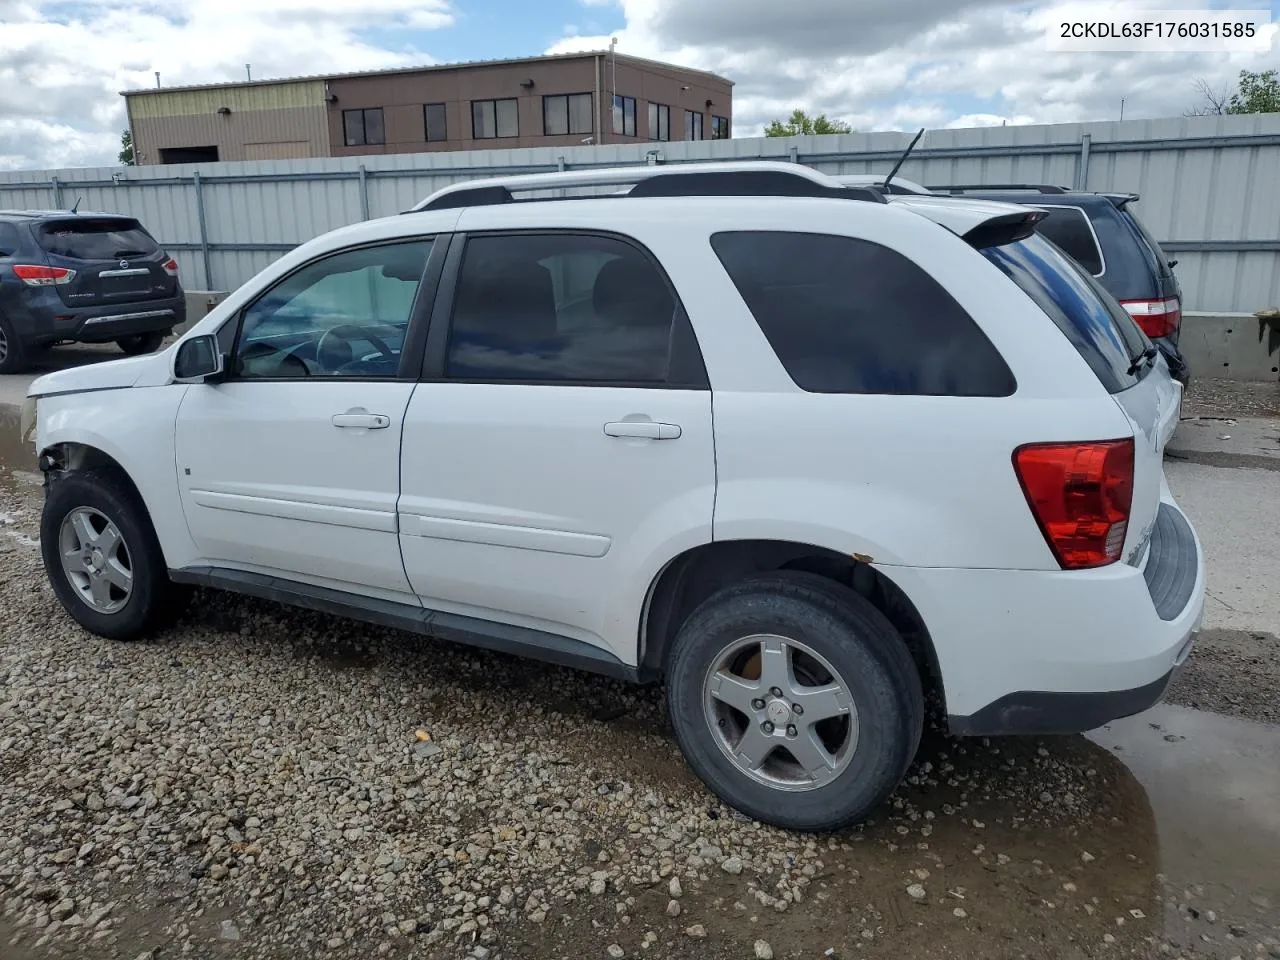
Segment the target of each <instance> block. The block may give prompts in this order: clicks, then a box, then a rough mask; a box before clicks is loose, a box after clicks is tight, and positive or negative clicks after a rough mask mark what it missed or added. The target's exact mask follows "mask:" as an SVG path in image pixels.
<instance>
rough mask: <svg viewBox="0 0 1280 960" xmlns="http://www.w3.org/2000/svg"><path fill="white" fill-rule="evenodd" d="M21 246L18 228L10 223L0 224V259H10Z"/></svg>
mask: <svg viewBox="0 0 1280 960" xmlns="http://www.w3.org/2000/svg"><path fill="white" fill-rule="evenodd" d="M21 245H22V241H21V240H20V239H19V238H18V228H17V227H15V226H14V225H13V224H11V223H0V257H12V256H13V255H14V254H15V253H17V252H18V247H20V246H21Z"/></svg>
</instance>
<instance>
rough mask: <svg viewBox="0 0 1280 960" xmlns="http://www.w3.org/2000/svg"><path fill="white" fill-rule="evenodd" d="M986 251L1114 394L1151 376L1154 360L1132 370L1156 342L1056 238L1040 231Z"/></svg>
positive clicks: (989, 257) (990, 258)
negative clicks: (1060, 246) (1048, 236)
mask: <svg viewBox="0 0 1280 960" xmlns="http://www.w3.org/2000/svg"><path fill="white" fill-rule="evenodd" d="M982 253H983V254H984V255H985V256H986V257H987V259H988V260H990V261H991V262H992V263H994V264H995V265H996V266H997V267H999V268H1000V270H1001V272H1003V273H1004V275H1005V276H1007V277H1008V278H1009V279H1010V280H1012V281H1013V282H1014V283H1016V284H1017V285H1018V286H1019V287H1020V288H1021V289H1022V290H1023V292H1024V293H1026V294H1027V296H1029V297H1030V298H1031V299H1032V300H1034V301H1035V302H1036V304H1037V305H1038V306H1039V307H1040V309H1041V310H1043V311H1044V312H1045V313H1047V314H1048V315H1049V318H1050V319H1051V320H1053V322H1054V323H1055V324H1057V325H1058V329H1060V330H1061V331H1062V332H1063V333H1064V334H1066V337H1067V339H1068V340H1070V341H1071V343H1072V344H1073V345H1074V346H1075V348H1076V350H1077V351H1079V353H1080V356H1081V357H1083V358H1084V360H1085V362H1086V363H1088V364H1089V366H1090V368H1091V369H1092V370H1093V372H1094V373H1096V374H1097V375H1098V379H1099V380H1101V381H1102V384H1103V386H1105V387H1106V388H1107V390H1108V391H1109V392H1111V393H1119V392H1121V391H1122V390H1126V389H1128V388H1129V387H1131V386H1133V385H1134V384H1135V383H1137V382H1138V381H1139V380H1141V379H1142V378H1143V377H1144V376H1145V375H1146V371H1147V369H1149V366H1150V365H1149V364H1143V365H1141V369H1138V370H1136V371H1134V372H1133V373H1129V372H1128V371H1129V369H1130V367H1131V366H1133V361H1134V358H1135V357H1137V356H1139V355H1140V354H1142V352H1143V351H1144V350H1146V349H1147V348H1149V347H1150V346H1151V341H1150V340H1148V339H1147V337H1146V335H1145V334H1144V333H1143V332H1142V331H1141V330H1140V329H1139V328H1138V325H1137V324H1136V323H1134V322H1133V318H1132V317H1130V316H1129V314H1128V313H1127V312H1125V309H1124V308H1123V307H1122V306H1120V304H1119V303H1117V302H1116V300H1115V298H1114V297H1112V296H1111V294H1109V293H1107V291H1106V290H1105V289H1104V288H1103V287H1102V286H1101V285H1100V284H1099V283H1098V282H1097V281H1096V280H1094V279H1093V277H1091V276H1089V275H1088V274H1087V273H1086V272H1085V271H1084V270H1082V269H1081V268H1080V267H1079V265H1077V264H1076V262H1075V261H1074V260H1072V259H1071V258H1070V257H1069V256H1067V255H1066V254H1065V253H1063V252H1062V250H1060V249H1059V248H1058V247H1056V246H1055V245H1054V244H1053V243H1052V242H1050V241H1049V240H1047V239H1045V238H1044V237H1043V236H1041V235H1040V234H1038V233H1037V234H1032V235H1031V236H1029V237H1027V238H1026V239H1024V240H1019V241H1018V242H1017V243H1007V244H1004V245H1003V246H999V247H987V248H986V249H984V250H983V251H982Z"/></svg>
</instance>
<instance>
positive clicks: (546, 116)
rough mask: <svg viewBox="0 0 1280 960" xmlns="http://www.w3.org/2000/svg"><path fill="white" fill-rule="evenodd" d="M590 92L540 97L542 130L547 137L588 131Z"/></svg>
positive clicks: (590, 124)
mask: <svg viewBox="0 0 1280 960" xmlns="http://www.w3.org/2000/svg"><path fill="white" fill-rule="evenodd" d="M591 130H592V123H591V94H589V93H570V94H558V95H555V96H549V97H543V98H542V132H543V133H544V134H545V135H546V136H548V137H563V136H567V135H569V134H577V133H590V132H591Z"/></svg>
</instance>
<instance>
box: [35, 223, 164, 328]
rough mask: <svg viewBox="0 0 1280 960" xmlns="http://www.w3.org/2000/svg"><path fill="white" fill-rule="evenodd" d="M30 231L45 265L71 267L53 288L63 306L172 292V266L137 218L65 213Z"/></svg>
mask: <svg viewBox="0 0 1280 960" xmlns="http://www.w3.org/2000/svg"><path fill="white" fill-rule="evenodd" d="M35 235H36V241H37V242H38V243H39V244H40V247H41V249H42V250H44V254H45V259H46V260H47V261H48V264H49V266H51V267H67V268H69V269H71V270H74V271H75V276H74V277H72V279H71V281H70V282H68V283H65V284H58V285H57V288H56V289H57V291H58V294H59V295H60V296H61V297H62V300H63V302H64V303H65V304H66V305H67V306H69V307H110V306H112V305H114V304H120V303H137V302H138V301H140V300H159V299H164V298H166V297H173V296H176V295H177V292H178V278H177V269H176V266H175V265H174V264H172V263H171V262H170V261H169V256H168V254H166V253H165V252H164V251H163V250H162V249H161V248H160V245H159V244H158V243H156V241H155V238H154V237H152V236H151V234H149V233H148V232H147V231H146V230H145V229H143V227H142V225H141V224H140V223H138V221H137V220H134V219H132V218H129V217H93V216H84V217H80V216H75V217H71V216H69V217H66V218H63V219H57V220H46V221H44V222H43V223H41V224H39V225H38V226H37V227H36V228H35Z"/></svg>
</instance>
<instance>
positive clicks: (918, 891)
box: [907, 883, 929, 900]
mask: <svg viewBox="0 0 1280 960" xmlns="http://www.w3.org/2000/svg"><path fill="white" fill-rule="evenodd" d="M928 895H929V894H928V893H927V892H926V891H925V889H924V887H922V886H921V885H920V884H918V883H913V884H911V886H909V887H907V896H909V897H910V898H911V899H912V900H923V899H924V898H925V897H927V896H928Z"/></svg>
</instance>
